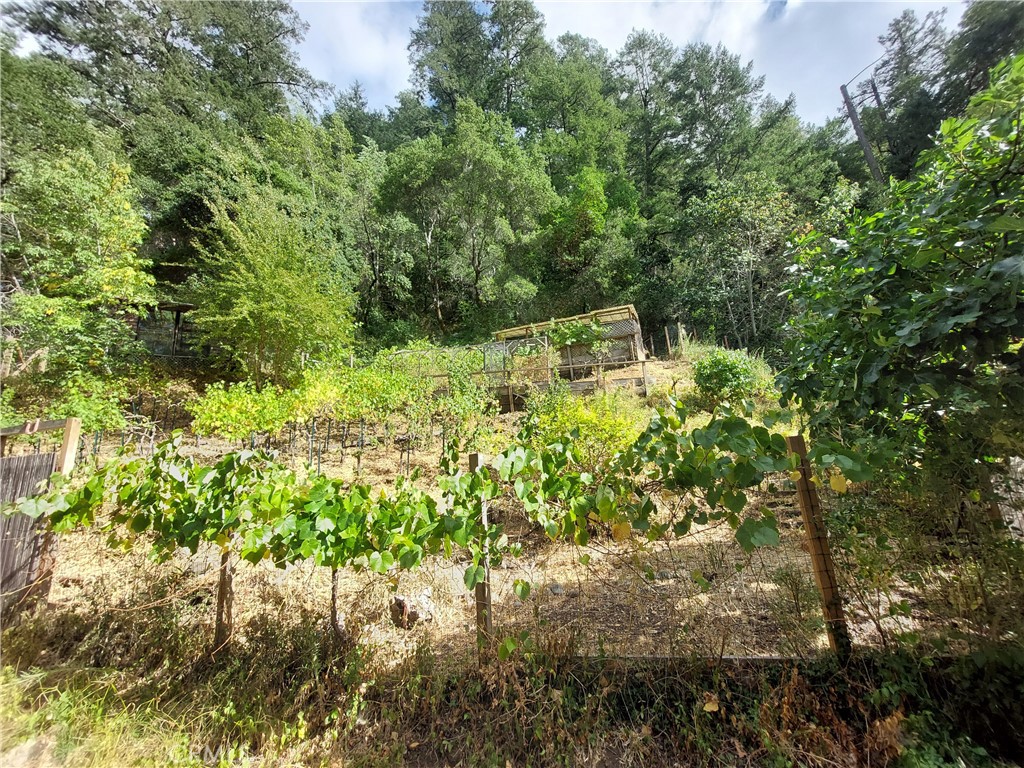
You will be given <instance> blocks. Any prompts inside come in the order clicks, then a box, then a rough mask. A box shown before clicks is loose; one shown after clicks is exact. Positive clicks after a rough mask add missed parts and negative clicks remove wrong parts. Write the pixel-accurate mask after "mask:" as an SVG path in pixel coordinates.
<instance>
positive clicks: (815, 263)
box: [779, 56, 1024, 510]
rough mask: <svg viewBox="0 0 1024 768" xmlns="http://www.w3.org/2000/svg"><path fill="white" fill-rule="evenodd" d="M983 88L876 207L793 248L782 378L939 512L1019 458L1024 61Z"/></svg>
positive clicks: (977, 494) (985, 488)
mask: <svg viewBox="0 0 1024 768" xmlns="http://www.w3.org/2000/svg"><path fill="white" fill-rule="evenodd" d="M991 82H992V85H991V87H990V88H989V89H987V90H986V91H982V92H981V93H979V94H978V95H977V96H975V97H974V99H973V100H972V101H971V104H970V107H969V108H968V110H967V114H966V116H965V117H962V118H955V119H950V120H946V121H944V122H943V123H942V126H941V129H940V131H939V132H938V134H937V137H936V144H935V147H934V148H933V149H930V150H928V151H927V152H925V153H923V154H922V155H921V160H920V163H919V164H918V166H917V173H916V174H915V175H914V177H913V178H912V179H911V180H909V181H907V182H903V183H900V184H897V185H894V186H893V188H892V190H891V193H890V196H889V199H888V201H887V204H886V206H885V208H883V209H882V210H880V211H878V212H876V213H870V214H869V213H862V214H858V215H856V216H854V217H852V218H851V219H850V221H849V222H848V224H847V226H846V228H845V231H844V232H842V233H841V236H838V237H833V236H831V233H823V232H813V231H812V232H809V233H807V235H806V236H805V237H804V238H803V239H802V240H801V241H800V242H799V243H798V245H797V252H796V254H795V255H796V262H797V271H796V273H795V275H796V279H795V281H794V284H793V287H792V296H793V302H794V312H793V323H792V325H793V329H794V331H795V333H794V335H793V337H792V341H791V344H790V353H791V360H790V364H789V366H788V367H787V368H786V369H785V370H784V371H783V372H782V374H781V375H780V377H779V382H780V386H781V388H782V391H783V392H784V393H785V395H786V396H787V397H788V398H790V399H791V400H793V401H794V402H799V403H800V404H801V407H802V408H803V409H804V410H805V411H806V412H807V414H808V416H810V418H811V428H812V430H813V432H814V434H820V433H827V432H836V431H837V429H842V431H843V434H844V436H845V437H850V436H854V435H859V436H861V437H863V438H868V439H870V440H871V441H872V443H873V444H874V445H878V446H887V449H888V450H889V451H890V453H891V455H892V456H893V457H894V464H893V472H892V475H893V478H894V479H897V480H902V477H901V476H903V475H906V476H908V478H909V479H910V480H911V481H915V482H918V481H919V482H921V484H922V486H924V487H928V486H932V487H936V488H941V486H942V485H943V484H945V485H947V486H948V487H947V488H946V490H944V491H940V496H941V497H942V498H945V499H947V500H948V502H949V506H948V509H949V510H958V509H959V508H961V507H962V506H964V505H965V504H969V503H977V501H978V500H981V499H984V500H986V501H987V498H985V497H988V496H990V492H989V487H990V485H991V475H992V474H994V473H996V472H998V471H1000V470H1001V469H1003V468H1004V467H1005V463H1006V462H1005V459H1006V458H1007V457H1011V456H1019V455H1021V452H1022V451H1024V398H1022V397H1021V392H1022V390H1024V355H1021V338H1022V336H1024V304H1022V302H1021V288H1022V275H1024V261H1022V258H1021V253H1022V252H1024V206H1022V204H1021V201H1022V200H1024V152H1021V145H1022V142H1024V133H1022V132H1021V117H1022V108H1021V104H1022V102H1021V93H1022V92H1024V56H1018V57H1017V58H1016V59H1013V60H1011V61H1009V62H1008V63H1007V64H1005V65H1003V66H1002V67H1000V68H998V69H996V70H994V71H993V73H992V76H991ZM1001 459H1002V460H1003V461H1001V462H1000V460H1001ZM1000 465H1002V466H1000Z"/></svg>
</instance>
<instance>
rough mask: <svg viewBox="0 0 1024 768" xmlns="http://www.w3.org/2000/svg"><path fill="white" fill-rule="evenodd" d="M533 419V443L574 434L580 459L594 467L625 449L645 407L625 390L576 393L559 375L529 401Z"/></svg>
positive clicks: (645, 416) (637, 432) (643, 420)
mask: <svg viewBox="0 0 1024 768" xmlns="http://www.w3.org/2000/svg"><path fill="white" fill-rule="evenodd" d="M529 403H530V404H529V409H528V414H529V416H530V417H531V418H532V419H533V420H534V430H533V434H532V443H533V446H534V447H535V448H537V449H540V448H543V447H544V446H545V445H547V444H548V443H550V442H552V441H555V440H558V439H560V438H561V437H563V436H564V435H568V434H570V433H574V434H575V441H574V445H575V448H576V450H577V451H578V453H579V455H580V459H581V461H582V463H583V464H584V465H585V466H587V467H595V466H597V465H599V464H601V463H602V462H604V461H606V460H607V459H610V458H611V457H612V456H613V455H615V453H617V452H618V451H622V450H625V449H626V448H628V447H629V446H630V445H632V443H633V441H634V440H636V438H637V437H638V436H639V435H640V433H641V432H642V431H643V428H644V426H646V424H647V422H648V412H647V409H646V408H644V407H643V405H642V403H641V402H640V400H638V399H637V398H636V397H635V396H634V395H631V394H629V393H627V392H622V391H614V392H598V393H596V394H594V395H590V396H588V397H577V396H575V395H573V394H572V392H571V391H570V390H569V388H568V386H566V385H565V383H564V382H562V381H561V379H556V380H555V382H553V383H552V385H551V387H550V388H549V389H548V390H547V391H546V392H545V393H544V394H542V395H539V396H536V397H533V398H531V399H530V401H529Z"/></svg>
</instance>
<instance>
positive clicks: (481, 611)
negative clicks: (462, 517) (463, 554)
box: [469, 453, 494, 664]
mask: <svg viewBox="0 0 1024 768" xmlns="http://www.w3.org/2000/svg"><path fill="white" fill-rule="evenodd" d="M486 460H487V458H486V457H485V456H484V455H483V454H481V453H471V454H469V471H470V472H476V471H477V470H478V469H479V468H480V467H481V466H483V465H484V463H485V462H486ZM480 524H481V525H482V526H483V527H484V530H485V531H486V530H487V525H488V522H487V500H486V499H481V500H480ZM481 549H482V550H483V566H484V580H483V581H482V582H480V583H479V584H477V585H476V644H477V649H478V652H479V659H478V660H479V662H480V663H481V664H483V662H484V656H485V649H486V646H487V643H488V641H489V640H490V637H491V635H492V634H493V629H494V625H493V621H492V616H493V613H492V604H491V563H490V557H489V556H488V550H489V547H488V543H487V535H486V533H485V534H484V536H483V541H482V542H481Z"/></svg>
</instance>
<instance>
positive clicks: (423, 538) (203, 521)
mask: <svg viewBox="0 0 1024 768" xmlns="http://www.w3.org/2000/svg"><path fill="white" fill-rule="evenodd" d="M180 444H181V437H180V434H179V435H176V436H175V437H174V438H172V439H171V440H169V441H167V442H165V443H162V444H161V445H160V446H159V447H158V448H157V450H156V451H155V452H154V454H153V456H152V457H149V458H135V459H132V458H122V459H119V460H114V461H112V462H109V463H108V464H107V465H105V466H104V467H103V468H102V469H100V470H98V471H97V472H96V473H95V474H93V475H92V476H91V477H89V478H88V479H87V480H86V481H85V483H84V485H82V486H81V487H79V488H76V489H72V490H68V489H67V488H66V487H65V488H58V489H57V490H55V491H53V492H51V493H50V494H49V495H48V496H47V497H42V498H36V499H28V500H25V501H23V502H21V504H20V511H21V512H22V513H25V514H29V515H31V516H33V517H38V516H40V515H44V514H45V515H47V517H48V519H49V522H50V524H51V525H53V527H54V529H55V530H57V531H67V530H72V529H74V528H76V527H78V526H82V525H86V526H91V525H94V524H96V521H97V517H96V513H97V511H98V510H99V509H100V508H101V507H102V506H103V504H104V503H107V502H109V503H110V504H111V505H112V507H113V512H112V514H111V515H110V516H109V517H105V518H104V519H103V522H102V524H101V525H102V528H103V530H105V531H107V532H108V533H109V537H110V543H111V544H112V545H118V546H123V545H131V544H132V543H133V542H135V541H136V540H138V539H140V538H141V539H142V540H143V542H144V543H145V544H147V545H148V546H149V548H150V550H151V552H152V554H153V556H154V557H157V558H159V559H166V558H168V557H170V556H171V555H173V553H174V552H175V551H176V550H177V549H179V548H182V547H184V548H186V549H188V550H189V551H191V552H193V553H194V552H195V551H196V550H197V548H198V547H199V545H200V544H201V543H203V542H209V543H215V544H217V545H218V546H220V547H221V548H222V549H225V550H227V549H232V550H234V551H235V552H236V553H237V554H238V555H239V556H240V557H241V558H242V559H244V560H246V561H249V562H252V563H257V562H259V561H261V560H264V559H267V560H270V561H272V562H273V563H274V564H275V565H276V566H277V567H280V568H283V567H285V566H287V565H289V564H291V563H295V562H298V561H300V560H307V559H311V560H312V561H313V562H315V563H316V564H317V565H326V566H330V567H332V568H340V567H353V568H355V569H357V570H363V569H366V570H370V571H373V572H375V573H385V572H387V571H388V570H390V569H392V567H398V568H414V567H416V566H418V565H419V564H420V562H421V561H422V559H423V557H424V555H425V554H427V553H428V552H436V551H438V549H439V548H440V547H441V546H444V547H446V549H447V550H448V551H449V552H450V551H451V547H452V545H453V543H454V544H455V545H457V546H467V544H468V542H469V541H470V540H471V539H472V538H473V537H474V536H476V526H477V525H478V523H476V522H474V521H475V520H477V519H478V518H476V517H474V516H473V511H474V509H473V507H468V508H467V507H466V506H465V504H464V503H463V502H462V501H459V500H462V499H464V497H465V494H467V493H470V494H472V493H475V492H476V490H477V485H478V483H477V481H479V480H480V478H481V477H482V475H479V474H476V475H470V476H468V477H469V478H470V479H469V481H466V482H463V481H464V479H465V477H466V476H462V475H458V474H457V475H456V477H454V478H453V479H452V483H453V484H454V485H453V486H452V488H451V491H452V493H453V494H454V495H453V498H455V499H456V500H457V501H459V503H458V504H454V505H453V506H452V507H451V508H449V510H448V511H446V512H445V513H443V514H441V513H439V512H438V509H437V505H436V502H435V501H434V500H433V498H431V496H430V495H429V494H426V493H424V492H423V491H419V490H417V489H415V488H413V487H412V486H411V485H408V484H403V483H399V485H398V486H397V487H396V488H395V490H394V491H393V492H392V493H386V492H378V491H375V490H374V489H372V488H371V487H370V486H366V485H354V486H351V487H348V488H346V487H345V486H344V485H343V483H342V482H341V481H340V480H335V479H330V478H327V477H324V476H322V475H316V476H313V477H311V478H309V479H308V480H306V481H302V480H300V479H299V477H298V476H296V474H295V473H294V472H292V471H291V470H288V469H286V468H285V467H283V466H282V465H280V464H277V463H276V462H275V461H274V460H273V459H272V458H271V457H269V456H268V455H265V454H261V453H254V452H252V451H239V452H234V453H230V454H227V455H226V456H224V457H223V458H221V459H220V460H219V461H218V462H217V463H216V464H215V465H214V466H212V467H210V466H203V465H201V464H199V463H197V462H196V461H195V460H193V459H190V458H187V457H184V456H182V455H181V453H180ZM472 478H476V479H477V480H476V481H474V480H473V479H472ZM8 511H9V510H8ZM494 530H497V529H494ZM487 535H490V532H488V534H487ZM494 538H495V539H497V538H498V534H497V533H494ZM479 556H480V555H479V551H478V550H477V551H476V555H475V557H476V558H477V560H478V559H479ZM468 579H469V576H467V580H468Z"/></svg>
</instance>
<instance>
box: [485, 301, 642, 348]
mask: <svg viewBox="0 0 1024 768" xmlns="http://www.w3.org/2000/svg"><path fill="white" fill-rule="evenodd" d="M594 320H596V321H597V322H599V323H600V324H601V325H610V324H611V323H618V322H621V321H623V320H632V321H634V322H635V323H636V324H637V327H639V325H640V318H639V317H638V316H637V314H636V308H635V307H634V306H633V305H632V304H623V305H621V306H618V307H607V308H605V309H597V310H594V311H593V312H585V313H584V314H582V315H572V316H571V317H558V318H555V319H554V320H547V321H545V322H543V323H530V324H529V325H517V326H516V327H515V328H504V329H502V330H500V331H495V332H494V338H495V339H497V340H498V341H504V340H506V339H521V338H523V337H526V336H537V335H539V334H543V333H544V332H545V331H547V330H548V329H549V328H551V327H552V326H553V325H561V324H562V323H573V322H578V321H580V322H592V321H594Z"/></svg>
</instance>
